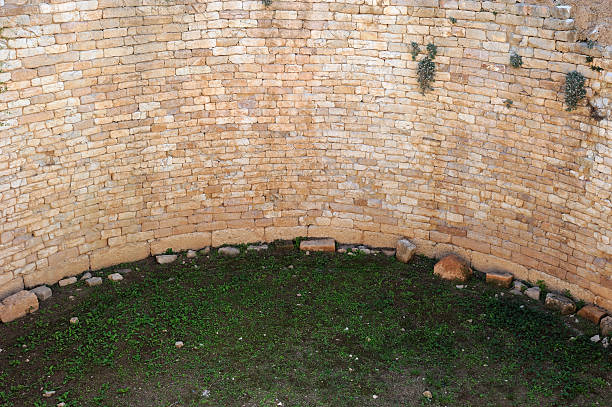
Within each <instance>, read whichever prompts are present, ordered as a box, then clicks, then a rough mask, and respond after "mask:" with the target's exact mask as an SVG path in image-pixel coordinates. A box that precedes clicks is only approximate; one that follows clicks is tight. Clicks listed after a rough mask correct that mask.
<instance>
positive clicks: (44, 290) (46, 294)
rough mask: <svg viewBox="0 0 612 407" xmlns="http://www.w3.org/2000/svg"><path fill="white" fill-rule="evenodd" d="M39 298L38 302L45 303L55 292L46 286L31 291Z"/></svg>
mask: <svg viewBox="0 0 612 407" xmlns="http://www.w3.org/2000/svg"><path fill="white" fill-rule="evenodd" d="M31 291H32V292H33V293H34V294H35V295H36V298H38V301H45V300H47V299H49V298H51V296H52V295H53V291H51V289H50V288H49V287H47V286H46V285H40V286H38V287H35V288H33V289H32V290H31Z"/></svg>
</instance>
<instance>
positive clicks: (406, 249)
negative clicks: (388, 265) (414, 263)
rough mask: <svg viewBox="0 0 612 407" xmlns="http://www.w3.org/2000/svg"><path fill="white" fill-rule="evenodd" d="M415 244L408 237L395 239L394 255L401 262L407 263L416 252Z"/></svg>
mask: <svg viewBox="0 0 612 407" xmlns="http://www.w3.org/2000/svg"><path fill="white" fill-rule="evenodd" d="M416 249H417V247H416V245H415V244H414V243H412V242H411V241H410V240H408V239H400V240H398V241H397V247H396V250H395V257H396V258H397V259H398V260H399V261H401V262H402V263H408V262H409V261H410V260H412V258H413V257H414V254H415V253H416Z"/></svg>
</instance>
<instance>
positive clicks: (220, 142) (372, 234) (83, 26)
mask: <svg viewBox="0 0 612 407" xmlns="http://www.w3.org/2000/svg"><path fill="white" fill-rule="evenodd" d="M2 1H4V4H3V5H2V7H0V25H1V26H2V27H3V29H2V31H1V39H0V44H1V48H0V60H2V61H4V64H3V66H4V67H3V72H2V73H0V82H5V86H6V91H5V92H3V93H0V120H2V121H3V122H4V127H2V128H1V129H0V131H1V132H2V137H1V139H0V148H1V151H2V154H1V155H0V218H1V219H2V221H1V222H0V267H1V269H0V294H1V295H2V296H6V295H7V294H8V293H11V292H14V291H16V290H19V289H21V288H22V287H23V285H24V284H25V286H26V287H31V286H35V285H37V284H41V283H48V284H51V283H54V282H55V281H57V280H58V279H60V278H61V277H64V276H67V275H74V274H77V273H79V272H82V271H84V270H86V269H89V268H91V269H97V268H101V267H106V266H109V265H113V264H117V263H120V262H126V261H132V260H137V259H140V258H144V257H146V256H148V255H150V254H151V253H153V254H155V253H160V252H163V251H165V250H166V248H169V247H171V248H173V249H175V250H179V249H186V248H200V247H203V246H207V245H211V244H212V245H215V246H217V245H221V244H224V243H236V242H251V241H260V240H274V239H278V238H293V237H296V236H330V237H335V238H336V239H337V240H339V241H342V242H359V243H366V244H370V245H374V246H394V245H395V241H396V239H397V238H398V237H401V236H406V237H409V238H411V239H412V240H413V241H414V242H416V243H417V245H418V247H419V250H420V251H421V252H422V253H424V254H427V255H432V256H439V255H441V254H444V253H446V252H450V251H453V252H457V253H459V254H461V255H463V256H464V257H465V258H466V259H468V260H469V261H471V263H472V265H473V266H474V267H476V268H479V269H481V270H488V269H503V270H506V271H510V272H512V273H514V274H515V275H516V276H517V277H519V278H524V279H529V280H531V281H537V280H544V281H545V282H547V284H548V285H549V286H551V287H554V288H558V289H569V290H570V291H571V292H572V293H573V294H574V295H576V296H578V297H580V298H582V299H584V300H586V301H591V302H594V303H596V304H599V305H601V306H603V307H606V308H608V309H612V261H611V260H612V243H611V239H612V227H611V224H612V222H611V219H612V204H611V199H612V197H611V190H612V124H611V121H610V104H609V99H610V96H611V95H612V72H611V71H612V69H611V68H612V61H611V55H612V48H611V47H608V48H604V47H602V46H600V45H597V44H595V45H593V44H584V43H576V42H575V32H574V31H573V22H572V20H571V19H570V9H569V8H568V7H562V6H559V7H547V6H530V5H523V4H516V2H515V1H507V2H504V1H496V2H481V1H454V0H439V1H438V0H340V1H338V0H327V1H325V0H306V1H278V0H272V4H271V5H270V6H269V7H267V8H266V7H265V6H264V5H263V3H262V2H261V1H260V0H252V1H238V0H236V1H203V0H200V1H194V0H179V1H174V0H85V1H52V2H50V3H42V2H39V1H38V0H0V2H2ZM413 41H414V42H417V43H418V44H420V48H421V50H423V51H424V49H425V45H426V44H428V43H434V44H436V45H437V47H438V55H437V57H436V59H435V63H436V67H437V74H436V81H435V83H434V84H433V88H434V89H433V91H430V92H427V93H426V94H424V95H423V94H421V93H420V92H419V88H418V84H417V81H416V69H417V63H418V61H419V60H421V59H422V58H423V53H421V55H419V56H418V57H417V59H416V61H415V60H413V59H412V56H411V48H412V47H411V42H413ZM511 50H514V51H516V52H517V53H518V54H520V55H521V56H522V60H523V66H522V67H520V68H512V67H510V65H509V54H510V51H511ZM587 56H588V57H592V61H591V58H588V61H590V62H587ZM591 65H592V66H594V67H595V69H597V67H599V68H601V70H593V69H591V68H590V66H591ZM572 70H578V71H580V72H582V73H583V74H584V75H585V76H586V77H587V87H588V95H587V99H588V101H589V103H591V104H593V105H595V106H596V107H595V108H590V107H588V104H587V101H582V103H581V104H580V105H579V108H578V109H576V110H575V111H572V112H567V111H565V108H566V106H565V104H564V95H563V85H564V81H565V74H566V73H567V72H569V71H572ZM593 116H595V118H594V117H593Z"/></svg>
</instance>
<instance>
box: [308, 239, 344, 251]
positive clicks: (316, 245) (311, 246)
mask: <svg viewBox="0 0 612 407" xmlns="http://www.w3.org/2000/svg"><path fill="white" fill-rule="evenodd" d="M300 250H303V251H311V252H335V251H336V241H335V240H334V239H312V240H302V241H301V242H300Z"/></svg>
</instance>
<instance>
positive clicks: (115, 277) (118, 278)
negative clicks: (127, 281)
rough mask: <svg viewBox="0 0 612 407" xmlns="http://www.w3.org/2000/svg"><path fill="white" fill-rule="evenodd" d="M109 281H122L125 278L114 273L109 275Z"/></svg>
mask: <svg viewBox="0 0 612 407" xmlns="http://www.w3.org/2000/svg"><path fill="white" fill-rule="evenodd" d="M108 279H109V280H111V281H121V280H123V276H122V275H121V274H119V273H113V274H109V275H108Z"/></svg>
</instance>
